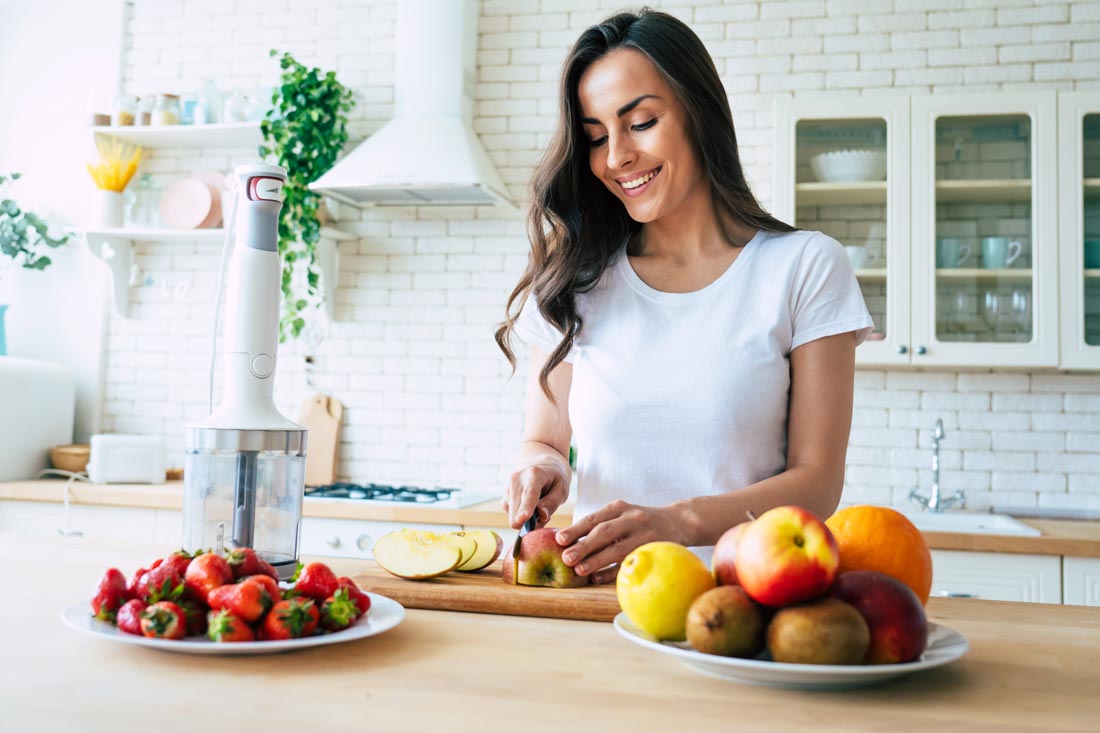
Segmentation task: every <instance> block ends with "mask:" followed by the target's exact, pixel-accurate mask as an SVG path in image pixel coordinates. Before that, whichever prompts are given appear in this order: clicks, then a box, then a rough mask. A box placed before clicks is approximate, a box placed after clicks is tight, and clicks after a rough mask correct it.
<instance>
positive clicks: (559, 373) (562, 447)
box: [501, 347, 573, 528]
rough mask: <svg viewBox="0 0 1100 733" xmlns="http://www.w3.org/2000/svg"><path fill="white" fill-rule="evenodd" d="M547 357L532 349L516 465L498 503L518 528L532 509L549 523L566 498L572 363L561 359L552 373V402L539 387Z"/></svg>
mask: <svg viewBox="0 0 1100 733" xmlns="http://www.w3.org/2000/svg"><path fill="white" fill-rule="evenodd" d="M548 357H549V355H548V354H547V353H546V352H544V351H542V350H540V349H538V348H535V347H532V348H531V373H530V374H529V375H528V378H527V399H526V404H525V408H524V412H525V415H526V420H525V425H524V430H523V443H522V444H521V445H520V447H519V450H518V451H517V454H516V467H515V470H514V471H513V473H512V475H511V477H510V481H509V485H508V488H507V489H506V490H505V492H504V498H503V499H502V500H501V507H502V508H503V509H504V511H505V512H506V513H507V514H508V522H509V524H511V525H512V527H513V528H519V527H520V526H522V525H523V523H524V522H525V521H526V520H527V518H528V517H530V516H531V514H532V513H533V512H534V511H535V510H536V507H537V508H538V511H539V522H538V523H539V526H543V525H545V524H546V523H547V522H548V521H550V517H551V516H553V514H554V512H555V511H557V509H558V507H559V506H561V505H562V504H563V503H565V500H566V499H568V498H569V483H570V481H571V480H572V472H571V471H570V470H569V440H570V438H571V437H572V435H573V433H572V429H571V428H570V426H569V388H570V386H571V385H572V383H573V365H572V364H570V363H568V362H565V361H563V362H561V363H559V364H558V365H557V366H556V367H554V370H553V371H551V372H550V380H549V381H550V392H551V394H553V395H554V398H555V401H556V404H555V402H552V401H551V400H550V399H549V398H548V397H547V396H546V394H545V393H544V392H543V391H542V386H541V385H540V384H539V374H540V373H541V372H542V367H543V365H544V364H546V360H547V358H548Z"/></svg>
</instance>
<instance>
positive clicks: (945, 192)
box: [936, 178, 1031, 204]
mask: <svg viewBox="0 0 1100 733" xmlns="http://www.w3.org/2000/svg"><path fill="white" fill-rule="evenodd" d="M936 201H937V203H941V204H942V203H1005V202H1008V203H1019V202H1025V201H1031V180H1030V179H1028V178H1005V179H999V180H985V179H983V180H972V181H936Z"/></svg>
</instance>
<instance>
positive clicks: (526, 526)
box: [512, 507, 539, 585]
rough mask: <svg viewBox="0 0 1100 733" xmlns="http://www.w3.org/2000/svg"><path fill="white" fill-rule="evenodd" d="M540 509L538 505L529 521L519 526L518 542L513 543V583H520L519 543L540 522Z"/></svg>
mask: <svg viewBox="0 0 1100 733" xmlns="http://www.w3.org/2000/svg"><path fill="white" fill-rule="evenodd" d="M538 516H539V510H538V508H537V507H536V509H535V511H534V513H532V514H531V516H530V517H528V518H527V521H526V522H524V523H523V526H522V527H520V528H519V534H517V535H516V543H515V544H514V545H512V585H519V545H520V542H521V541H522V540H523V536H524V535H525V534H527V533H528V532H530V531H531V530H533V529H534V528H535V526H536V525H537V524H538Z"/></svg>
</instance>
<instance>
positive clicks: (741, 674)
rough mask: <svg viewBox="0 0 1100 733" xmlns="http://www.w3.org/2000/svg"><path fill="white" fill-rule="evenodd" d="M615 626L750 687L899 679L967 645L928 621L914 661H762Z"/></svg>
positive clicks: (621, 621) (622, 618) (626, 622)
mask: <svg viewBox="0 0 1100 733" xmlns="http://www.w3.org/2000/svg"><path fill="white" fill-rule="evenodd" d="M615 630H616V631H618V632H619V633H620V634H622V635H623V636H625V637H626V638H627V639H629V640H630V641H632V642H634V643H635V644H638V645H640V646H644V647H645V648H647V649H653V650H655V651H658V652H661V653H663V654H668V655H670V656H672V657H675V658H676V659H678V660H680V662H682V663H683V664H685V665H687V666H688V667H690V668H691V669H694V670H695V671H697V672H702V673H703V674H709V675H713V676H715V677H725V678H726V679H730V680H733V681H735V682H742V683H744V684H748V685H766V686H768V687H783V688H787V689H790V690H843V689H845V688H849V687H862V686H864V685H871V684H874V683H876V682H881V681H883V680H888V679H890V678H892V677H899V676H901V675H903V674H909V673H910V672H917V671H919V670H922V669H931V668H932V667H939V666H940V665H941V664H947V663H948V662H953V661H955V660H956V659H958V658H959V657H961V656H962V655H964V654H966V650H967V649H968V648H969V647H970V645H969V644H967V643H966V639H964V638H963V636H962V634H960V633H959V632H957V631H952V630H951V629H949V628H947V627H946V626H940V625H939V624H934V623H932V622H929V623H928V648H927V649H925V650H924V654H923V655H922V656H921V658H920V659H918V660H917V661H915V662H907V663H905V664H866V665H863V664H860V665H851V666H849V665H836V664H783V663H780V662H772V661H769V660H764V659H738V658H736V657H720V656H717V655H714V654H703V653H702V652H697V651H695V650H694V649H692V648H691V647H690V646H689V645H688V644H687V643H686V642H663V643H662V642H659V641H657V640H656V639H655V638H654V637H653V636H651V635H649V634H647V633H646V632H644V631H642V630H641V629H639V628H638V627H637V626H635V625H634V623H633V622H632V621H631V620H630V619H628V618H627V617H626V614H625V613H620V614H619V615H618V616H616V617H615Z"/></svg>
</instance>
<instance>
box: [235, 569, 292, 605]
mask: <svg viewBox="0 0 1100 733" xmlns="http://www.w3.org/2000/svg"><path fill="white" fill-rule="evenodd" d="M245 581H252V582H253V583H259V584H260V585H262V586H263V587H264V590H266V591H267V595H268V596H269V597H270V598H271V602H272V603H275V601H281V600H282V599H283V589H282V588H280V587H279V584H278V582H276V581H275V579H274V578H272V577H271V576H270V575H249V576H248V577H247V578H242V579H241V581H240V582H242V583H244V582H245Z"/></svg>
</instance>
